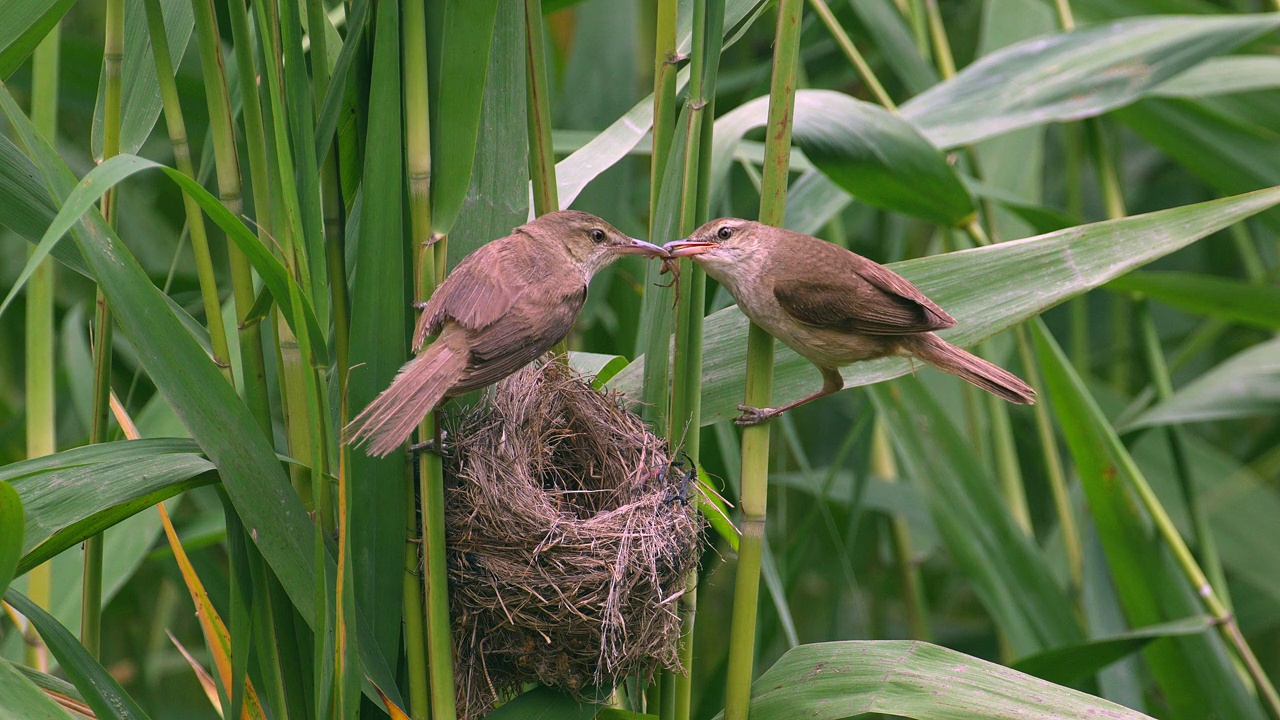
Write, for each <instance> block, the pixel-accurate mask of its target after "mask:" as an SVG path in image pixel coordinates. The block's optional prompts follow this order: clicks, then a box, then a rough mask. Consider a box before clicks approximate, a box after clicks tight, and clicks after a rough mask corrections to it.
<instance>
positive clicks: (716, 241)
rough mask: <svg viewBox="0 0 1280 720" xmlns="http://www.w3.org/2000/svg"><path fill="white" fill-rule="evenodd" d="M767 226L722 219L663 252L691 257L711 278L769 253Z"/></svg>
mask: <svg viewBox="0 0 1280 720" xmlns="http://www.w3.org/2000/svg"><path fill="white" fill-rule="evenodd" d="M768 229H770V228H768V226H766V225H761V224H760V223H758V222H752V221H750V220H740V219H738V218H720V219H719V220H712V221H711V222H709V223H707V224H706V225H703V226H702V227H700V228H698V229H697V230H694V231H693V234H692V235H690V236H689V237H687V238H685V239H683V240H676V241H674V242H669V243H667V244H666V245H665V246H663V249H664V250H666V251H667V252H668V253H669V254H670V255H671V257H691V258H693V259H694V261H696V262H697V263H698V264H699V265H702V266H703V267H704V268H706V269H707V271H708V272H710V273H711V274H712V276H713V277H714V276H716V275H717V274H719V273H716V272H715V271H716V270H728V269H730V268H732V267H734V266H736V265H739V264H740V263H743V262H746V261H749V260H750V259H751V258H752V256H755V255H757V254H758V253H760V252H762V251H764V250H767V249H768V248H767V245H768V243H769V239H768V233H767V232H763V231H765V230H768Z"/></svg>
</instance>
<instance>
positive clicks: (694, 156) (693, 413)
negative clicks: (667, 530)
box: [655, 0, 724, 720]
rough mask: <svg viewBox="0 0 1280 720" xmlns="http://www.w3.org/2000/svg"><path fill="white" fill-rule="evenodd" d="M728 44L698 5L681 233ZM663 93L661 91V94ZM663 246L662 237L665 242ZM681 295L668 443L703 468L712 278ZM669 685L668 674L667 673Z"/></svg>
mask: <svg viewBox="0 0 1280 720" xmlns="http://www.w3.org/2000/svg"><path fill="white" fill-rule="evenodd" d="M723 38H724V0H695V2H694V6H693V45H692V48H693V58H692V63H691V67H690V82H689V100H688V113H687V114H686V119H687V122H688V126H687V127H686V129H685V130H686V131H685V166H684V172H683V176H682V179H681V184H682V195H681V201H682V202H681V207H680V223H679V229H680V232H679V234H680V235H682V236H687V235H688V234H689V233H691V232H693V230H694V229H695V228H696V227H697V226H698V225H700V224H702V223H703V222H705V221H706V220H707V213H708V205H707V203H708V198H709V196H710V181H711V172H710V168H711V145H712V143H711V133H712V131H713V128H714V118H715V113H714V108H713V103H714V99H715V83H716V77H717V75H718V70H719V65H720V50H721V47H722V46H723ZM655 89H656V88H655ZM660 240H661V239H660ZM681 264H682V265H683V266H684V267H682V268H681V272H680V277H681V280H682V282H681V283H680V291H679V294H678V296H677V297H678V302H677V305H676V332H675V356H674V363H675V367H674V369H675V374H674V378H673V382H672V398H671V422H670V425H669V426H668V428H667V429H668V439H669V440H670V442H671V446H672V447H676V446H681V447H683V449H684V452H685V453H686V454H687V455H688V456H689V459H690V460H692V461H693V463H694V465H695V466H696V465H697V463H698V462H699V454H700V453H699V450H700V443H699V439H700V435H699V430H700V428H701V426H702V327H703V313H704V312H705V309H706V288H707V278H706V273H704V272H703V271H702V268H700V267H698V266H696V265H694V264H693V263H691V262H689V261H681ZM697 580H698V574H697V572H694V573H691V574H690V576H689V579H688V581H687V582H686V585H685V594H684V595H683V596H681V599H680V616H681V625H682V627H681V633H680V657H681V663H682V664H683V665H684V668H685V674H683V675H679V676H675V677H674V678H672V679H671V681H670V682H669V683H667V685H669V686H670V687H669V688H668V687H666V686H664V688H663V695H662V699H663V703H662V713H661V715H662V717H663V718H664V719H666V718H675V719H676V720H688V717H689V713H690V700H691V697H692V694H693V629H694V623H695V619H696V617H697V597H698V596H697V592H698V587H697ZM663 677H664V680H665V679H667V674H664V676H663Z"/></svg>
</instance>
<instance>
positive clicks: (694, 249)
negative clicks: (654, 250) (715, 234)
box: [662, 240, 716, 258]
mask: <svg viewBox="0 0 1280 720" xmlns="http://www.w3.org/2000/svg"><path fill="white" fill-rule="evenodd" d="M662 247H663V249H664V250H666V251H667V253H668V254H670V255H671V257H673V258H678V257H689V256H690V255H701V254H702V253H704V252H709V251H710V250H712V249H713V248H715V247H716V244H715V243H713V242H704V241H701V240H675V241H673V242H669V243H667V244H666V245H663V246H662Z"/></svg>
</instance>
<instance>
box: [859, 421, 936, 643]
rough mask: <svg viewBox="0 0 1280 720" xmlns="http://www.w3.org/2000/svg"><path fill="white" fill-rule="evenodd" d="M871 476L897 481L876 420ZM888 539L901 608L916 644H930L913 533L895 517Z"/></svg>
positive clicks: (888, 448)
mask: <svg viewBox="0 0 1280 720" xmlns="http://www.w3.org/2000/svg"><path fill="white" fill-rule="evenodd" d="M871 474H872V475H875V476H877V477H879V478H881V479H882V480H886V481H888V482H897V481H898V463H897V461H895V460H894V457H893V447H892V445H891V444H890V442H889V431H888V428H887V427H885V424H884V421H882V420H876V424H875V427H874V428H873V429H872V430H871ZM888 520H889V539H890V541H891V542H892V543H893V554H894V561H895V562H896V563H897V566H898V582H899V584H901V586H902V604H903V607H904V608H905V609H906V614H907V627H909V628H910V632H911V637H912V638H913V639H915V640H925V641H928V640H929V639H930V638H931V637H932V633H931V631H930V630H929V607H928V603H927V601H926V599H925V596H924V581H923V579H922V578H921V577H920V566H918V565H917V564H916V562H915V553H914V552H913V551H912V549H911V530H910V528H909V527H908V526H907V519H906V517H904V516H903V515H901V514H898V513H895V514H893V515H891V516H889V518H888Z"/></svg>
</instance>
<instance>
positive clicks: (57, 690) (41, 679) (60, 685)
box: [0, 660, 84, 705]
mask: <svg viewBox="0 0 1280 720" xmlns="http://www.w3.org/2000/svg"><path fill="white" fill-rule="evenodd" d="M0 662H3V664H5V665H8V666H10V667H12V668H13V669H14V670H17V671H18V673H19V674H20V675H22V676H23V677H25V678H26V679H28V680H30V681H31V682H32V684H34V685H35V686H36V687H38V688H40V689H41V690H43V691H44V692H45V693H46V694H47V695H51V696H53V697H60V698H65V699H67V700H71V701H72V702H76V703H79V704H81V705H83V704H84V697H82V696H81V695H80V691H79V690H77V689H76V686H75V685H72V684H71V683H69V682H67V681H66V680H63V679H62V678H57V677H54V676H52V675H49V674H48V673H42V672H40V671H39V670H36V669H35V668H30V667H27V666H26V665H19V664H18V663H15V662H12V661H9V660H4V661H0Z"/></svg>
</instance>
